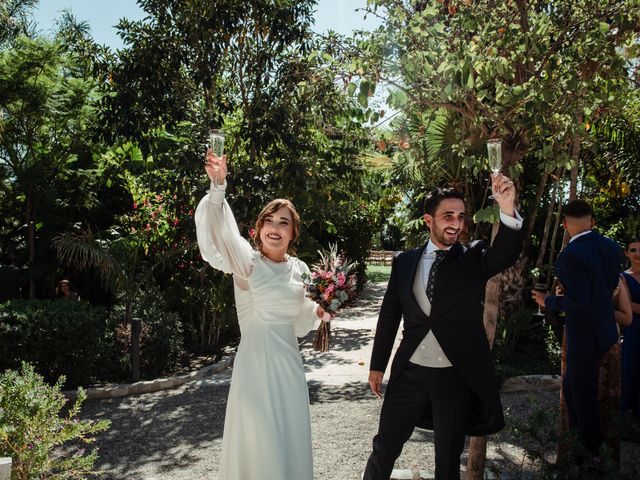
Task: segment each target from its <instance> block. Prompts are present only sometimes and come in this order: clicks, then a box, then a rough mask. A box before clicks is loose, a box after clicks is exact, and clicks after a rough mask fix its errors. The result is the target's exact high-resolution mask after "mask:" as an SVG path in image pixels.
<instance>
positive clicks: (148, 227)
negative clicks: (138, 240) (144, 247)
mask: <svg viewBox="0 0 640 480" xmlns="http://www.w3.org/2000/svg"><path fill="white" fill-rule="evenodd" d="M144 229H145V230H146V231H147V232H148V231H150V230H151V224H149V223H147V226H146V227H145V228H144Z"/></svg>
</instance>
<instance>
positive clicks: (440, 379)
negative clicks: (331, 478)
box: [363, 362, 473, 480]
mask: <svg viewBox="0 0 640 480" xmlns="http://www.w3.org/2000/svg"><path fill="white" fill-rule="evenodd" d="M472 396H473V392H472V391H471V389H470V388H469V386H468V385H467V384H466V383H464V381H463V380H462V379H461V378H460V376H459V375H458V374H457V373H456V371H455V369H454V368H453V367H448V368H429V367H422V366H419V365H415V364H413V363H410V362H409V363H408V364H407V366H406V367H405V368H404V369H403V370H402V372H401V373H400V374H399V376H398V378H397V379H396V380H395V382H394V384H393V386H392V388H390V389H389V390H388V391H387V393H386V394H385V399H384V403H383V405H382V412H381V414H380V426H379V429H378V434H377V435H376V436H375V437H374V439H373V453H372V454H371V456H370V457H369V460H368V462H367V467H366V469H365V472H364V477H363V480H389V477H390V476H391V472H392V471H393V465H394V463H395V461H396V459H397V458H398V457H399V456H400V453H401V452H402V447H403V446H404V444H405V442H406V441H407V440H408V439H409V438H410V437H411V434H412V433H413V430H414V428H415V426H416V424H417V423H418V420H419V419H420V417H421V416H422V414H423V413H424V410H425V407H426V405H427V403H428V402H431V406H432V412H433V435H434V447H435V460H436V462H435V463H436V470H435V478H436V480H459V478H460V455H461V454H462V450H463V449H464V440H465V427H466V425H467V420H468V417H469V411H470V407H471V399H472Z"/></svg>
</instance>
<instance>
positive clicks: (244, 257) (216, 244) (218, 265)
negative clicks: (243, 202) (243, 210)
mask: <svg viewBox="0 0 640 480" xmlns="http://www.w3.org/2000/svg"><path fill="white" fill-rule="evenodd" d="M226 186H227V185H226V182H225V184H224V185H221V186H214V185H213V184H212V185H211V189H210V190H209V193H207V195H205V196H204V198H203V199H202V200H201V201H200V204H199V205H198V208H197V209H196V215H195V222H196V236H197V238H198V246H199V247H200V253H201V255H202V258H203V259H204V260H205V261H206V262H209V264H210V265H211V266H212V267H213V268H215V269H216V270H222V271H223V272H225V273H232V274H234V276H236V277H239V278H241V279H248V278H249V277H250V276H251V272H252V271H253V262H254V250H253V248H251V245H249V242H248V241H247V240H246V239H245V238H243V237H242V235H240V231H239V230H238V225H237V224H236V219H235V218H234V216H233V212H232V211H231V207H229V204H228V203H227V201H226V200H225V198H224V194H225V189H226Z"/></svg>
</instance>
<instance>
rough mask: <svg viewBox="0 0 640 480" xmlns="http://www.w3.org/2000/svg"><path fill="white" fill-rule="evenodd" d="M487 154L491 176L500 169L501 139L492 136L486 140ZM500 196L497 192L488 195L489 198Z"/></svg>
mask: <svg viewBox="0 0 640 480" xmlns="http://www.w3.org/2000/svg"><path fill="white" fill-rule="evenodd" d="M487 154H488V156H489V168H490V169H491V176H492V177H495V176H496V175H498V174H499V173H500V171H501V170H502V140H500V139H499V138H492V139H490V140H488V141H487ZM499 196H500V194H499V193H493V192H492V194H491V195H489V198H490V199H491V200H493V199H496V198H498V197H499Z"/></svg>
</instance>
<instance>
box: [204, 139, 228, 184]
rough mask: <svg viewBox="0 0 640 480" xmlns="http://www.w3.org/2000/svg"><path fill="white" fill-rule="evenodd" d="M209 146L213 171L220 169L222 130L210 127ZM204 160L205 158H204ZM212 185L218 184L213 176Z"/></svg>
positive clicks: (222, 150) (222, 148)
mask: <svg viewBox="0 0 640 480" xmlns="http://www.w3.org/2000/svg"><path fill="white" fill-rule="evenodd" d="M209 148H211V151H212V152H213V156H214V160H213V162H212V163H213V168H214V171H216V172H217V171H218V170H220V162H221V160H222V155H223V154H224V132H223V131H222V130H220V129H212V130H210V131H209ZM205 161H206V160H205ZM213 184H214V186H217V185H218V177H217V176H216V177H214V180H213Z"/></svg>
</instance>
